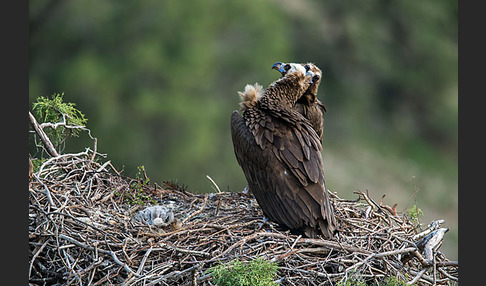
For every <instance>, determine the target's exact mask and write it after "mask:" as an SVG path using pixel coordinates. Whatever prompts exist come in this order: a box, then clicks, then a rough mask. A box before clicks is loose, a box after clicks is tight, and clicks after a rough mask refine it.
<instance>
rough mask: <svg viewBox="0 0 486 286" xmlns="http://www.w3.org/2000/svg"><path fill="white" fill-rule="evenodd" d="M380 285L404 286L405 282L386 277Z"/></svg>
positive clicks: (393, 277)
mask: <svg viewBox="0 0 486 286" xmlns="http://www.w3.org/2000/svg"><path fill="white" fill-rule="evenodd" d="M380 285H383V286H406V285H407V282H405V281H403V280H400V279H398V278H397V277H395V276H388V277H386V278H385V279H384V280H383V282H382V283H380Z"/></svg>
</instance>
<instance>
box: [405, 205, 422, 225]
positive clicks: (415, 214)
mask: <svg viewBox="0 0 486 286" xmlns="http://www.w3.org/2000/svg"><path fill="white" fill-rule="evenodd" d="M407 215H408V217H409V218H410V219H411V220H412V221H413V222H415V223H416V224H418V223H420V217H421V216H423V215H424V212H423V211H422V210H421V209H420V208H419V207H417V205H413V206H412V207H411V208H409V209H408V210H407Z"/></svg>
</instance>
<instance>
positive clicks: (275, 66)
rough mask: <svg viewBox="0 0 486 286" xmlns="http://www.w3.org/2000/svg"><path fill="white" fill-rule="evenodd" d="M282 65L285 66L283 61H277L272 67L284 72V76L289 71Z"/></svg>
mask: <svg viewBox="0 0 486 286" xmlns="http://www.w3.org/2000/svg"><path fill="white" fill-rule="evenodd" d="M282 66H283V63H281V62H276V63H274V64H273V66H272V69H273V70H277V71H279V72H280V73H281V74H282V76H284V75H285V73H286V72H287V71H286V70H284V69H283V68H282Z"/></svg>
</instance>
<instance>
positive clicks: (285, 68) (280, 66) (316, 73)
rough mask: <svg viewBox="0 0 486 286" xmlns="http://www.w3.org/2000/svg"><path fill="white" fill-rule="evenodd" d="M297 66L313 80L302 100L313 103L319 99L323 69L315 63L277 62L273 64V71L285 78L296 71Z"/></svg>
mask: <svg viewBox="0 0 486 286" xmlns="http://www.w3.org/2000/svg"><path fill="white" fill-rule="evenodd" d="M297 66H302V67H304V69H305V71H306V75H308V76H310V78H311V82H310V85H309V87H308V88H307V90H306V91H305V93H304V95H303V96H302V100H304V99H305V100H307V101H308V102H309V103H312V102H314V101H315V100H316V98H317V89H318V88H319V84H320V83H321V78H322V71H321V69H319V68H318V67H317V66H316V65H315V64H313V63H306V64H296V63H281V62H277V63H275V64H273V66H272V69H274V70H277V71H279V72H280V74H281V75H282V77H285V76H287V75H288V74H289V73H290V72H292V71H293V70H294V69H296V68H297Z"/></svg>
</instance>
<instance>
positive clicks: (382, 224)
mask: <svg viewBox="0 0 486 286" xmlns="http://www.w3.org/2000/svg"><path fill="white" fill-rule="evenodd" d="M102 156H103V155H102V154H99V153H97V152H96V151H91V150H89V149H86V151H85V152H79V153H76V154H63V155H59V156H57V157H56V158H50V159H49V160H47V161H46V162H45V163H44V164H43V165H42V166H41V168H40V170H39V171H38V172H36V173H34V174H33V175H34V178H35V179H34V180H32V182H31V185H30V189H29V193H30V197H29V202H30V203H29V222H30V223H29V244H30V246H29V249H30V253H31V255H30V261H29V281H30V284H31V285H44V284H53V283H55V282H59V283H61V284H70V285H105V284H116V285H123V284H124V285H213V284H211V275H210V274H208V272H207V270H208V269H209V268H211V267H213V266H215V265H217V264H218V263H219V262H223V263H225V262H227V261H230V260H232V259H235V258H238V259H240V260H243V261H248V260H251V259H254V258H256V257H263V258H265V259H268V260H272V261H275V262H277V263H278V266H279V268H278V276H279V278H278V279H279V280H278V281H279V283H280V284H282V285H335V284H337V283H338V282H339V281H346V280H349V279H351V278H352V276H353V275H356V274H355V273H359V275H360V277H361V278H363V279H366V280H367V281H368V282H369V283H373V282H377V283H379V282H380V281H381V280H382V279H383V278H384V277H385V276H395V277H400V278H401V279H404V280H409V282H413V283H415V284H418V285H430V284H432V283H436V285H452V284H454V283H456V281H457V280H458V275H457V272H458V269H459V265H458V263H457V262H456V261H450V260H448V259H447V258H446V257H445V255H443V254H442V253H440V251H439V250H438V248H439V247H440V243H441V241H442V240H443V239H444V238H445V236H444V233H445V231H444V230H442V231H440V230H441V228H440V225H441V223H444V221H439V222H440V223H439V222H436V223H432V224H431V225H429V226H427V227H426V229H420V230H418V229H417V226H416V225H414V224H413V223H412V222H411V221H410V220H408V219H407V217H406V216H405V215H401V214H399V213H396V214H394V213H393V212H391V211H390V209H388V208H386V207H385V206H383V204H382V203H381V204H380V203H376V202H375V201H374V200H373V199H372V198H371V195H370V193H369V192H368V191H367V192H357V194H358V196H359V197H358V199H357V200H354V201H350V200H343V199H341V198H339V197H338V196H337V195H336V194H331V193H330V198H331V203H332V204H333V205H334V207H335V211H336V214H335V215H336V217H337V219H338V222H339V226H340V229H339V234H338V235H337V236H336V238H334V239H333V240H324V239H320V238H319V239H310V238H305V237H301V236H298V235H294V234H291V233H289V232H288V231H286V230H285V229H281V228H280V227H279V226H278V225H276V224H274V223H271V222H267V221H264V220H263V219H262V217H263V214H262V212H261V210H260V208H259V207H258V204H257V203H256V201H255V199H254V198H252V196H251V195H248V194H242V193H229V192H218V193H211V194H191V193H188V192H186V191H185V190H180V189H179V188H177V186H175V185H173V186H172V187H173V188H171V186H170V185H168V184H166V185H165V187H164V188H162V187H159V186H158V185H157V184H155V187H154V186H149V185H148V184H147V185H143V186H140V185H138V186H139V187H141V188H142V190H143V195H144V197H151V198H152V199H151V200H148V199H147V200H145V201H143V204H146V206H149V205H153V204H155V203H154V201H156V202H157V203H156V204H159V205H163V206H165V207H168V208H171V209H172V211H173V213H174V216H175V218H176V221H178V222H182V224H180V225H177V226H175V225H174V226H169V227H166V228H157V227H154V226H152V225H144V224H143V223H140V222H138V221H135V220H132V219H131V218H132V216H133V215H134V213H136V211H137V210H139V209H140V208H141V207H143V206H137V205H134V203H133V201H130V198H133V197H134V196H137V195H140V190H139V189H134V187H133V185H134V184H133V183H134V182H137V181H136V180H135V179H132V178H127V177H124V176H121V175H120V174H119V173H117V172H116V170H114V168H113V166H111V164H110V163H109V161H106V162H104V163H100V162H98V161H100V160H99V158H100V157H102ZM135 185H136V184H135ZM391 209H392V210H393V208H391ZM420 232H421V233H420ZM430 261H432V263H431V262H430ZM309 281H312V282H309Z"/></svg>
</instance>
